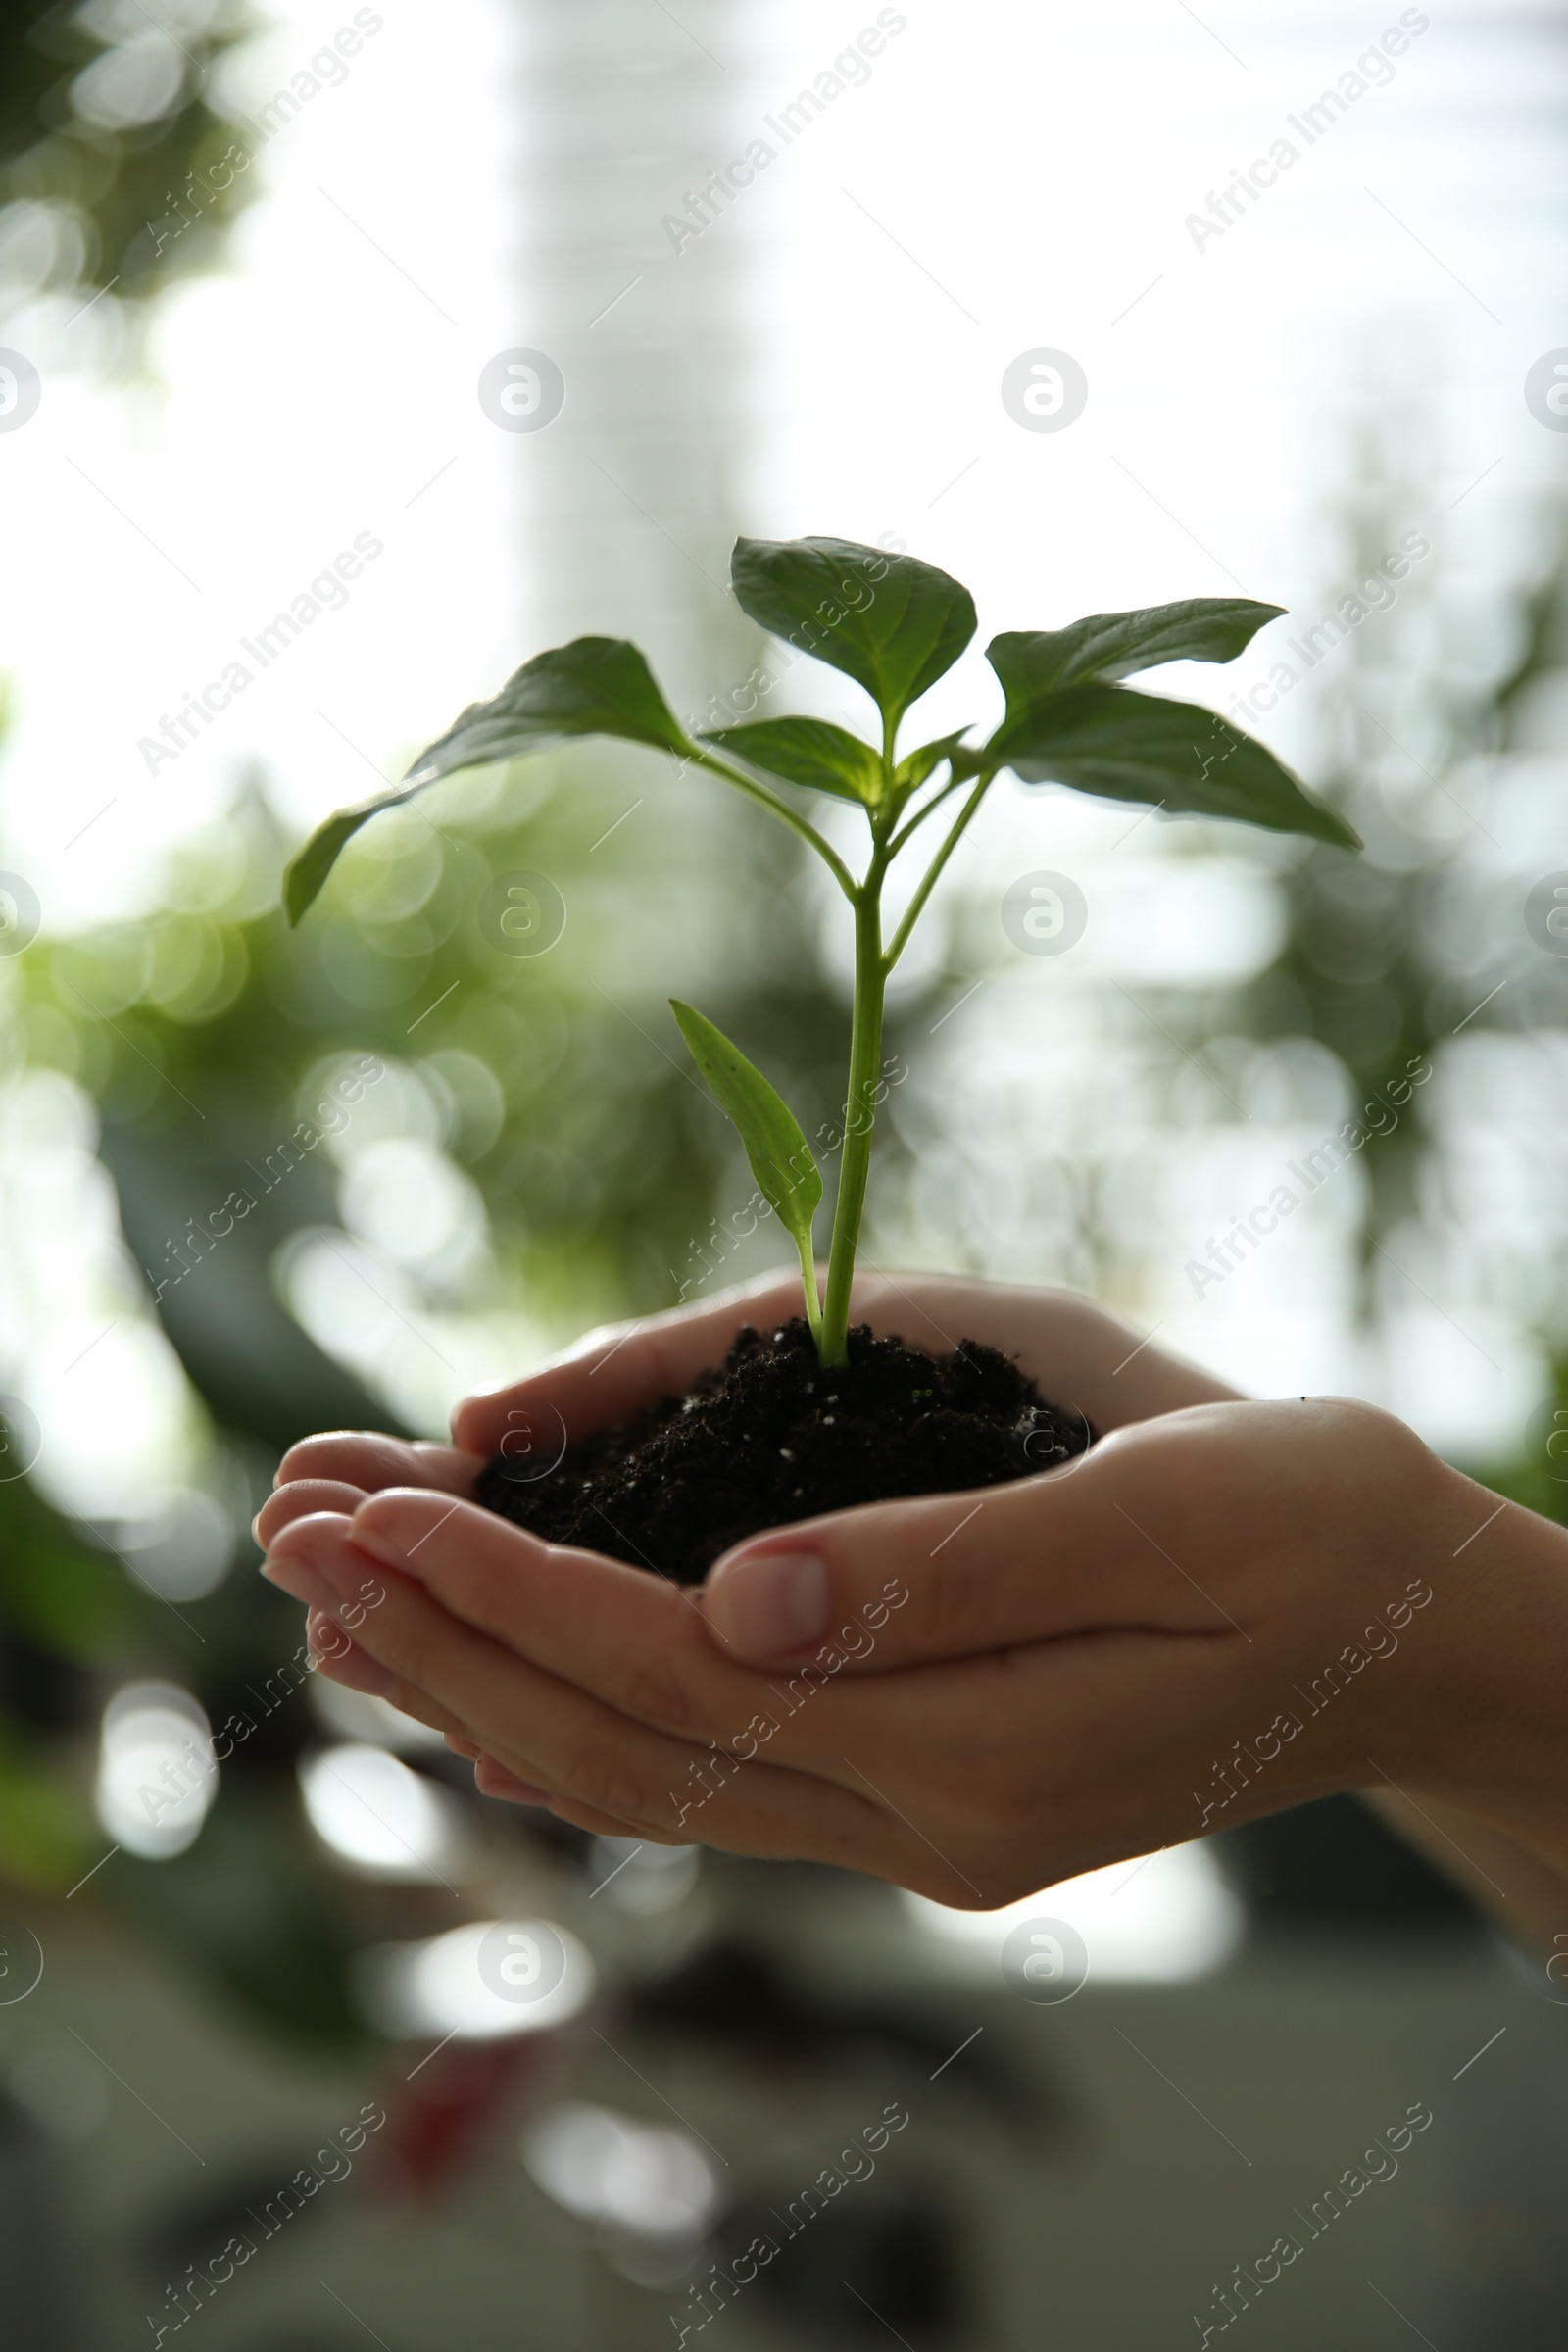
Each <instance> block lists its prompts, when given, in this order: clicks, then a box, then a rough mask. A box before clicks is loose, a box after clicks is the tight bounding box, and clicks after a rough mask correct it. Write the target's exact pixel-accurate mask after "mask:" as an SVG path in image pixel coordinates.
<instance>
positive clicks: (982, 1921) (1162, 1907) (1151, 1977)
mask: <svg viewBox="0 0 1568 2352" xmlns="http://www.w3.org/2000/svg"><path fill="white" fill-rule="evenodd" d="M904 1900H905V1902H906V1904H907V1906H908V1908H909V1910H910V1912H911V1913H912V1914H913V1916H914V1918H915V1919H916V1920H917V1921H918V1923H919V1925H920V1926H921V1927H922V1928H923V1929H924V1930H926V1931H927V1933H928V1934H930V1935H932V1936H938V1937H940V1938H941V1939H942V1941H943V1942H945V1943H947V1944H949V1945H950V1946H952V1947H955V1948H956V1950H957V1951H959V1952H962V1953H964V1954H966V1955H967V1956H969V1957H970V1958H971V1959H972V1960H974V1961H975V1962H976V1963H977V1964H978V1966H979V1969H980V1970H981V1971H983V1972H984V1973H987V1974H989V1973H991V1972H992V1971H993V1970H995V1971H996V1972H997V1976H998V1981H999V1982H1001V1981H1002V1980H1001V1955H1002V1946H1003V1943H1004V1941H1005V1938H1006V1936H1007V1934H1008V1932H1009V1930H1011V1929H1013V1928H1015V1927H1017V1925H1018V1924H1019V1922H1020V1921H1022V1920H1026V1919H1060V1920H1065V1921H1066V1922H1067V1924H1068V1926H1069V1927H1072V1928H1076V1929H1077V1931H1078V1933H1079V1935H1080V1936H1082V1937H1083V1939H1084V1943H1085V1946H1086V1947H1087V1950H1088V1953H1089V1975H1088V1979H1087V1982H1088V1983H1089V1984H1090V1985H1096V1984H1100V1985H1178V1984H1182V1983H1184V1982H1185V1981H1187V1980H1189V1979H1191V1978H1194V1977H1203V1976H1207V1975H1208V1974H1209V1972H1210V1970H1212V1969H1216V1968H1219V1967H1221V1966H1222V1965H1223V1964H1224V1962H1225V1961H1227V1960H1228V1959H1229V1958H1230V1957H1231V1955H1232V1953H1233V1952H1234V1951H1235V1950H1236V1947H1237V1945H1238V1944H1239V1943H1240V1942H1241V1939H1242V1933H1243V1929H1244V1926H1245V1914H1244V1911H1243V1908H1242V1904H1241V1902H1240V1900H1239V1899H1238V1897H1237V1896H1236V1895H1235V1894H1234V1893H1233V1892H1232V1891H1231V1889H1230V1887H1227V1885H1226V1884H1225V1881H1224V1878H1223V1877H1222V1875H1221V1873H1220V1868H1219V1865H1218V1863H1217V1862H1216V1861H1215V1860H1214V1857H1213V1855H1212V1854H1211V1853H1210V1852H1209V1851H1208V1848H1207V1847H1206V1846H1205V1845H1201V1844H1198V1845H1172V1846H1167V1847H1166V1848H1165V1850H1164V1851H1163V1852H1162V1853H1156V1854H1146V1855H1145V1856H1144V1858H1143V1860H1142V1861H1133V1862H1112V1863H1110V1864H1109V1865H1108V1866H1107V1867H1106V1868H1105V1869H1104V1870H1091V1871H1086V1872H1085V1873H1084V1875H1083V1877H1082V1878H1078V1879H1064V1880H1063V1881H1062V1883H1061V1885H1060V1886H1059V1887H1044V1888H1043V1889H1042V1890H1041V1892H1040V1893H1039V1894H1031V1895H1026V1896H1025V1897H1024V1899H1023V1901H1022V1902H1019V1903H1007V1904H1006V1905H1005V1906H1004V1908H1003V1909H1002V1910H1000V1911H953V1910H950V1909H949V1908H948V1906H947V1905H946V1904H945V1903H933V1902H928V1901H927V1900H926V1898H925V1896H924V1895H919V1894H908V1893H906V1895H905V1896H904Z"/></svg>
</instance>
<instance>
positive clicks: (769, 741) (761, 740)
mask: <svg viewBox="0 0 1568 2352" xmlns="http://www.w3.org/2000/svg"><path fill="white" fill-rule="evenodd" d="M697 740H698V742H699V743H711V744H713V745H715V746H716V748H717V749H718V750H719V751H721V752H727V753H728V754H729V756H730V758H731V759H733V760H741V761H743V762H744V764H745V765H746V766H748V767H757V768H760V769H761V771H762V773H763V774H764V775H767V776H782V777H783V779H784V781H785V783H787V784H809V786H810V787H811V788H812V790H813V791H815V792H831V793H834V794H836V795H837V797H838V798H839V799H840V800H841V801H858V802H860V803H861V804H862V805H863V806H864V807H865V808H867V809H874V808H875V806H876V804H877V802H878V800H879V799H880V798H881V795H882V782H883V778H882V761H881V759H880V758H879V756H878V755H877V753H875V752H874V751H873V750H872V749H871V746H870V745H869V744H868V743H862V742H861V741H860V738H859V736H858V735H852V734H850V732H849V730H848V729H847V728H845V727H836V726H835V725H834V724H833V722H832V720H831V719H828V718H763V719H759V720H758V721H757V722H756V723H755V725H752V726H747V727H714V728H712V729H711V730H705V732H704V733H702V734H701V735H699V736H698V738H697Z"/></svg>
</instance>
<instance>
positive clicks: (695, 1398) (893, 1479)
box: [477, 1315, 1095, 1585]
mask: <svg viewBox="0 0 1568 2352" xmlns="http://www.w3.org/2000/svg"><path fill="white" fill-rule="evenodd" d="M849 1348H850V1352H849V1362H848V1363H847V1364H841V1365H839V1366H837V1367H836V1368H835V1369H834V1370H833V1371H831V1372H824V1371H823V1369H822V1366H821V1364H820V1363H819V1362H818V1360H817V1354H816V1348H815V1346H814V1344H813V1342H812V1340H811V1335H810V1332H809V1328H808V1326H807V1323H806V1320H805V1318H804V1317H803V1316H800V1315H797V1316H795V1317H794V1318H793V1320H792V1321H790V1322H788V1323H785V1324H782V1325H781V1326H780V1327H779V1328H778V1329H777V1330H776V1331H774V1332H773V1333H772V1334H771V1335H770V1336H769V1337H768V1338H766V1339H764V1338H763V1337H762V1336H761V1335H760V1333H758V1332H756V1331H754V1330H753V1329H752V1328H751V1326H750V1325H748V1326H747V1327H746V1329H745V1330H743V1331H741V1332H740V1333H738V1334H737V1336H736V1340H735V1344H734V1346H733V1347H732V1348H731V1349H730V1351H729V1354H728V1355H727V1356H726V1357H725V1359H724V1362H723V1364H722V1366H721V1367H720V1368H719V1369H718V1370H716V1371H711V1372H704V1373H702V1374H701V1375H700V1376H699V1378H698V1379H697V1380H696V1381H695V1382H694V1383H693V1384H692V1387H691V1388H690V1389H689V1390H688V1391H687V1393H686V1395H685V1396H684V1397H661V1399H660V1400H659V1402H658V1403H657V1404H653V1405H650V1406H648V1408H647V1409H646V1410H645V1411H644V1412H642V1413H641V1414H639V1416H638V1418H637V1419H636V1420H635V1421H633V1422H630V1423H628V1424H627V1425H625V1426H624V1427H621V1428H616V1429H606V1430H599V1431H596V1433H595V1434H594V1435H593V1436H592V1437H590V1438H585V1439H584V1440H583V1441H582V1443H581V1444H580V1445H578V1446H569V1447H568V1448H567V1450H566V1451H565V1453H564V1455H563V1456H562V1458H561V1460H560V1462H559V1463H558V1464H557V1465H556V1467H555V1468H554V1469H553V1470H552V1471H551V1472H550V1473H549V1474H548V1475H547V1476H544V1477H540V1476H539V1475H538V1474H537V1472H536V1471H535V1470H534V1469H533V1467H532V1465H531V1464H530V1465H527V1466H524V1465H523V1464H520V1463H517V1462H514V1461H509V1460H508V1459H507V1458H506V1457H505V1456H504V1455H497V1457H496V1458H495V1460H493V1461H491V1462H489V1463H487V1464H486V1466H485V1468H484V1469H483V1470H482V1471H481V1472H480V1475H479V1480H478V1487H477V1493H478V1498H479V1500H480V1501H481V1502H482V1503H483V1504H485V1506H486V1507H487V1508H488V1509H489V1510H492V1511H496V1512H499V1513H500V1515H501V1516H502V1517H503V1518H504V1519H511V1520H513V1521H514V1522H515V1524H516V1525H517V1526H518V1527H523V1528H526V1529H527V1530H528V1532H529V1533H530V1534H531V1535H535V1536H540V1537H542V1538H543V1539H544V1540H545V1542H546V1543H550V1544H575V1545H578V1546H581V1547H582V1548H583V1549H585V1550H589V1551H601V1552H607V1553H608V1554H609V1555H610V1557H611V1558H612V1559H616V1560H624V1561H626V1562H627V1563H628V1564H629V1565H630V1566H632V1567H634V1568H651V1569H652V1570H653V1571H654V1573H655V1574H656V1575H658V1576H667V1577H671V1578H673V1579H675V1581H676V1582H678V1583H680V1584H693V1585H695V1584H701V1583H702V1581H703V1578H704V1577H705V1576H706V1575H707V1573H708V1571H709V1569H710V1568H711V1566H712V1564H713V1562H714V1561H715V1560H716V1559H717V1558H718V1557H719V1555H720V1553H721V1552H725V1551H727V1550H728V1549H729V1547H730V1545H731V1544H739V1543H740V1542H741V1541H742V1540H743V1539H744V1538H745V1537H747V1536H754V1535H757V1534H759V1533H760V1531H761V1530H762V1529H764V1528H769V1527H781V1526H786V1525H788V1524H789V1522H790V1521H792V1520H795V1519H810V1518H814V1517H815V1516H816V1515H817V1513H819V1512H822V1511H842V1510H848V1509H850V1508H852V1507H853V1506H854V1505H855V1504H857V1503H862V1502H886V1501H891V1500H892V1499H893V1498H894V1497H896V1496H898V1495H949V1494H963V1493H966V1492H968V1491H969V1490H970V1489H972V1488H975V1487H994V1486H1000V1485H1002V1484H1003V1483H1004V1482H1005V1481H1006V1480H1008V1479H1014V1478H1030V1477H1033V1476H1034V1475H1035V1474H1036V1473H1038V1472H1039V1471H1042V1470H1050V1469H1052V1468H1054V1466H1055V1465H1056V1464H1057V1463H1060V1462H1065V1461H1069V1460H1071V1458H1072V1457H1073V1456H1074V1455H1075V1454H1080V1453H1083V1452H1085V1451H1086V1450H1087V1449H1088V1447H1089V1446H1091V1445H1092V1444H1093V1443H1094V1434H1095V1433H1094V1431H1093V1430H1092V1429H1091V1428H1090V1427H1089V1424H1088V1422H1087V1421H1086V1420H1085V1419H1084V1417H1083V1415H1082V1414H1081V1413H1076V1412H1073V1411H1071V1410H1068V1409H1064V1408H1062V1407H1059V1406H1057V1405H1054V1404H1048V1403H1047V1402H1046V1401H1045V1399H1044V1398H1043V1397H1041V1395H1040V1392H1039V1390H1038V1389H1037V1388H1036V1387H1035V1384H1034V1382H1033V1381H1032V1380H1029V1379H1026V1378H1025V1376H1024V1374H1023V1373H1022V1372H1020V1371H1019V1369H1018V1367H1017V1365H1016V1364H1014V1363H1012V1362H1011V1361H1010V1360H1009V1359H1008V1358H1007V1357H1006V1356H1005V1355H1001V1354H999V1353H998V1351H997V1349H996V1348H983V1347H981V1346H980V1345H979V1343H978V1342H976V1341H974V1340H964V1341H961V1342H960V1343H959V1346H958V1348H957V1349H956V1352H955V1353H954V1354H952V1355H927V1354H926V1353H925V1352H924V1350H923V1349H921V1348H907V1347H906V1346H905V1344H904V1342H903V1341H902V1340H896V1339H876V1338H874V1337H873V1336H872V1333H871V1329H870V1327H869V1325H868V1324H863V1323H862V1324H858V1325H857V1326H856V1327H855V1329H854V1330H852V1331H851V1333H850V1341H849Z"/></svg>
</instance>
